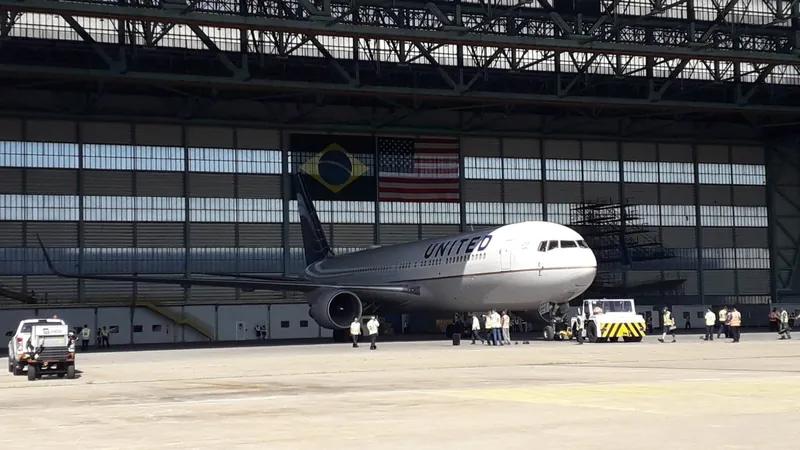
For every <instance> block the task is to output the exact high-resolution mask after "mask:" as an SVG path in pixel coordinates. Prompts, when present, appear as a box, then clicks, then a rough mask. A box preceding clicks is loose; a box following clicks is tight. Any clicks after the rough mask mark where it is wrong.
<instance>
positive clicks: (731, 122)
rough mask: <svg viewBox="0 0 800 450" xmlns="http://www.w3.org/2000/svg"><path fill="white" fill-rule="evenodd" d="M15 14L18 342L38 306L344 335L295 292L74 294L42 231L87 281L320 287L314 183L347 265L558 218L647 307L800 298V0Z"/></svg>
mask: <svg viewBox="0 0 800 450" xmlns="http://www.w3.org/2000/svg"><path fill="white" fill-rule="evenodd" d="M0 13H2V14H0V52H2V53H1V54H2V58H0V71H1V72H2V75H0V76H2V78H3V81H2V84H0V92H2V96H0V113H1V114H2V119H0V173H1V174H2V175H0V227H2V232H1V233H0V241H2V243H1V244H0V252H2V255H3V256H2V258H1V259H0V284H1V285H2V290H0V295H2V296H3V297H4V299H3V308H6V310H7V311H5V312H4V313H3V314H2V316H3V318H2V319H0V322H2V323H0V326H1V327H4V328H7V327H8V326H9V324H10V323H14V322H15V321H17V320H19V319H20V318H21V317H24V316H29V315H31V314H33V313H34V312H32V309H36V310H37V311H36V313H38V314H40V315H42V314H50V313H58V314H61V315H62V316H63V317H66V318H68V320H70V321H71V322H73V323H72V324H73V325H83V324H84V323H86V324H89V325H90V326H92V327H93V328H97V327H102V326H108V327H112V329H113V330H114V331H115V332H116V335H115V336H114V337H113V339H116V341H117V342H120V343H123V342H124V343H128V342H134V343H145V342H171V341H178V340H203V339H224V340H228V339H252V338H253V337H254V334H252V331H251V330H252V329H253V326H254V325H257V324H266V325H267V328H268V337H269V338H291V337H316V336H324V335H326V330H322V329H320V327H318V326H316V324H314V323H313V321H312V320H311V319H310V318H309V317H308V314H307V307H306V306H305V305H304V304H303V303H302V299H301V298H300V297H299V296H297V295H295V294H284V293H275V292H267V291H256V292H243V291H240V290H234V289H227V288H204V287H192V288H183V287H180V286H164V285H150V284H144V283H136V284H131V283H127V284H126V283H110V282H96V281H89V280H81V281H76V280H73V279H64V278H58V277H55V276H53V275H52V274H51V272H50V271H49V269H48V267H47V265H46V264H45V261H44V259H43V256H42V253H41V252H40V250H39V248H38V244H37V240H36V237H37V236H40V237H41V239H42V240H43V242H44V244H45V246H46V247H47V248H48V249H49V250H50V252H51V253H52V255H53V257H54V260H55V262H56V264H57V265H58V266H59V268H61V269H62V270H63V271H65V272H69V271H71V272H72V273H81V274H90V273H99V272H103V273H119V274H130V273H138V274H181V275H187V274H195V273H210V272H227V273H247V274H273V275H274V274H286V275H297V274H299V273H300V271H301V270H302V268H303V259H302V242H301V237H300V228H299V223H298V213H297V202H296V200H295V196H294V192H293V189H294V187H293V184H292V174H294V173H298V172H299V173H301V174H302V176H304V177H306V179H307V185H308V186H309V190H310V192H311V194H312V197H313V198H314V199H315V203H316V207H317V209H318V211H319V213H320V216H321V220H322V222H323V223H324V225H325V229H326V232H327V233H328V237H329V239H330V241H331V244H332V246H333V247H334V251H335V252H337V253H343V252H350V251H356V250H359V249H364V248H368V247H370V246H374V245H382V246H385V245H392V244H397V243H402V242H407V241H412V240H417V239H424V238H429V237H436V236H442V235H447V234H451V233H456V232H459V231H461V230H469V229H471V228H474V229H478V228H484V227H492V226H497V225H501V224H504V223H513V222H517V221H523V220H548V221H554V222H558V223H562V224H568V225H574V226H575V227H581V229H584V230H587V231H586V233H587V234H588V235H591V237H592V239H593V240H592V242H594V243H595V245H594V247H595V250H596V252H597V254H598V255H599V257H598V258H599V259H600V260H601V263H602V264H604V266H603V267H604V268H605V270H604V271H603V272H602V273H601V274H600V275H599V276H598V279H599V282H598V283H599V284H598V288H602V289H600V290H599V291H598V292H602V293H604V294H605V293H611V294H610V295H614V294H616V295H629V296H634V297H635V298H636V299H637V301H638V302H639V303H640V304H641V305H645V306H646V307H647V308H650V307H652V306H660V305H671V306H674V307H675V308H676V311H682V312H685V313H689V314H692V317H694V316H693V314H694V312H699V311H701V310H702V308H703V305H721V304H723V303H724V304H738V305H759V306H758V307H760V308H766V307H767V305H769V304H770V303H771V302H785V303H791V302H792V301H793V298H794V296H795V295H796V294H797V292H798V288H800V274H798V265H800V258H798V247H799V246H800V181H798V180H799V178H798V170H800V158H798V152H797V147H798V134H797V133H796V131H795V130H796V125H797V123H798V120H800V88H798V84H800V71H799V70H798V67H800V65H799V64H798V60H797V52H798V48H797V35H798V33H800V18H798V16H799V15H800V14H799V12H798V6H797V3H796V2H788V1H777V2H774V1H763V0H754V1H752V2H747V3H738V2H736V1H735V0H730V1H728V2H712V1H711V0H696V1H693V2H676V3H668V2H651V1H644V0H622V1H613V2H612V1H606V0H538V1H536V2H532V1H519V2H517V1H516V0H486V1H484V0H433V1H424V2H423V1H417V0H398V1H393V2H384V1H381V0H348V1H342V0H271V1H269V2H262V1H257V0H243V1H239V2H235V1H232V0H214V1H210V0H209V1H197V0H189V1H177V0H162V1H153V0H128V1H124V2H110V1H104V0H76V1H71V2H58V1H55V2H54V1H45V0H0ZM426 148H427V149H431V148H433V149H436V150H437V153H438V154H440V155H441V154H445V153H447V154H449V156H443V157H440V159H439V160H437V161H433V162H430V161H429V162H428V163H427V164H428V165H427V166H426V165H425V164H420V163H419V162H418V159H415V157H414V155H415V154H419V153H420V152H424V151H425V149H426ZM415 161H417V162H416V163H415ZM323 163H329V164H328V166H333V167H336V168H338V169H336V170H329V169H323V166H324V165H325V164H323ZM398 174H400V175H405V177H403V176H398ZM409 180H411V181H409ZM587 239H588V238H587ZM798 303H800V301H798ZM132 306H134V307H133V308H132ZM681 308H682V309H681ZM679 317H680V314H679ZM754 320H755V319H754ZM758 320H761V319H760V318H759V319H758ZM6 322H8V323H6ZM698 323H699V321H698Z"/></svg>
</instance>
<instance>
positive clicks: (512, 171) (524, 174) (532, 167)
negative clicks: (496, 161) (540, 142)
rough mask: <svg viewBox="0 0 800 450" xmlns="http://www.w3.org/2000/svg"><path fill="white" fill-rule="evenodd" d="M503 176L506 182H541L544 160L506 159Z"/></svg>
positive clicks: (504, 160)
mask: <svg viewBox="0 0 800 450" xmlns="http://www.w3.org/2000/svg"><path fill="white" fill-rule="evenodd" d="M503 175H504V178H505V179H506V180H531V181H537V180H541V179H542V160H541V159H539V158H504V159H503Z"/></svg>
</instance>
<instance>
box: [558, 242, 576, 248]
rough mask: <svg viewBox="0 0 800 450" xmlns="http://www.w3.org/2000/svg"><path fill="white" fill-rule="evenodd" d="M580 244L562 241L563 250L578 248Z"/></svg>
mask: <svg viewBox="0 0 800 450" xmlns="http://www.w3.org/2000/svg"><path fill="white" fill-rule="evenodd" d="M576 247H578V244H576V243H575V241H561V248H576Z"/></svg>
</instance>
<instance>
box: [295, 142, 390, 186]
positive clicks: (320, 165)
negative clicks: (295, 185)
mask: <svg viewBox="0 0 800 450" xmlns="http://www.w3.org/2000/svg"><path fill="white" fill-rule="evenodd" d="M289 149H290V156H289V158H290V161H291V169H292V173H299V174H300V176H301V177H302V178H303V183H304V184H305V186H306V190H307V191H308V195H309V197H311V200H340V201H374V200H375V199H376V178H375V138H374V137H372V136H354V135H335V134H299V133H298V134H291V135H290V136H289Z"/></svg>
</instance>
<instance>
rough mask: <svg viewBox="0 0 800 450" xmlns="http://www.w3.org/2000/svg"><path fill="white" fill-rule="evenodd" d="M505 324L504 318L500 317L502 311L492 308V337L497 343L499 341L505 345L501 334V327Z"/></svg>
mask: <svg viewBox="0 0 800 450" xmlns="http://www.w3.org/2000/svg"><path fill="white" fill-rule="evenodd" d="M502 326H503V319H502V317H500V313H498V312H497V311H495V310H492V334H493V336H492V338H493V339H494V341H495V342H496V343H499V344H500V345H501V346H502V345H503V338H502V336H501V332H500V330H501V328H500V327H502Z"/></svg>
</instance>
